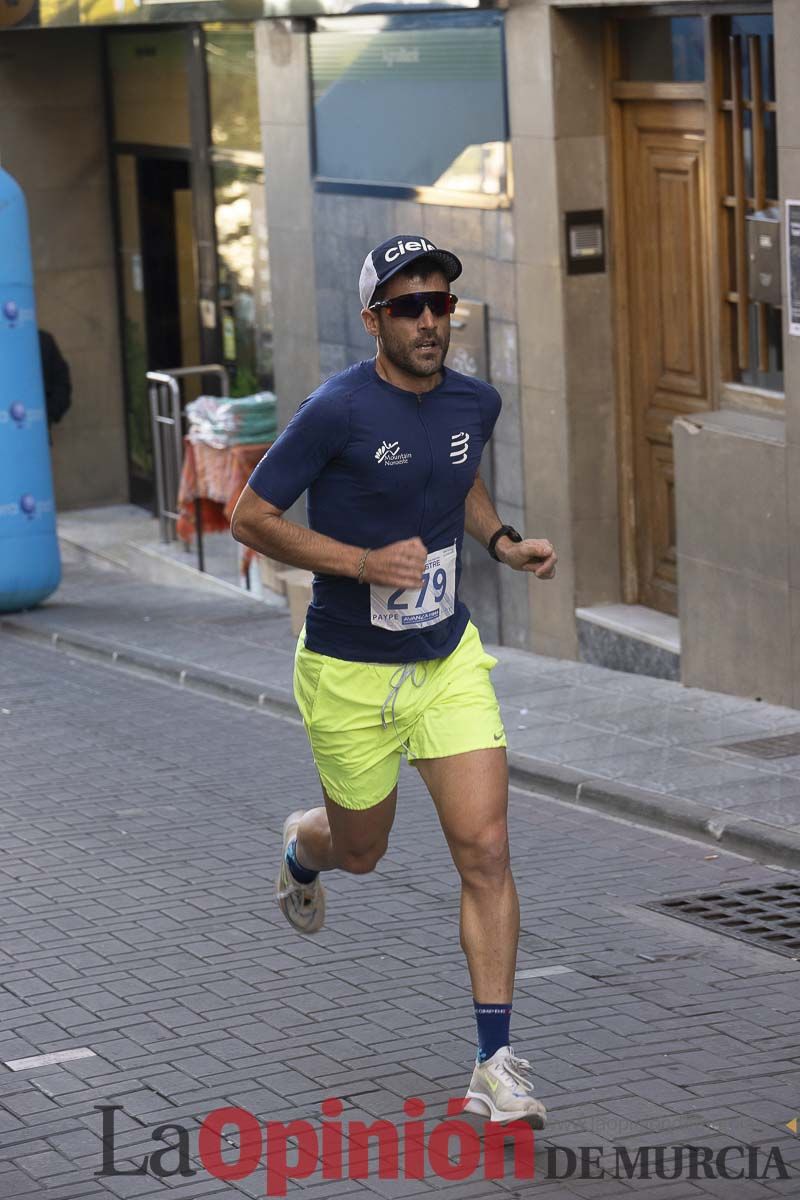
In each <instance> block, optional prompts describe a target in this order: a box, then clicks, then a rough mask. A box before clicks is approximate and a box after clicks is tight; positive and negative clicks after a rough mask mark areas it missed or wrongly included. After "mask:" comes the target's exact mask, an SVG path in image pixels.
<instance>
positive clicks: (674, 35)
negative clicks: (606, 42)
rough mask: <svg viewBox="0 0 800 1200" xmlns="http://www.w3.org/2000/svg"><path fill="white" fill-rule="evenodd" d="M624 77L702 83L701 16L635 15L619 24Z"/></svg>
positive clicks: (703, 65)
mask: <svg viewBox="0 0 800 1200" xmlns="http://www.w3.org/2000/svg"><path fill="white" fill-rule="evenodd" d="M619 47H620V59H621V62H620V65H621V68H622V70H621V75H622V78H623V79H629V80H633V81H636V82H640V83H702V81H703V80H704V79H705V58H704V51H703V22H702V20H701V18H700V17H645V18H641V17H636V18H633V19H631V20H627V19H626V20H624V21H620V23H619Z"/></svg>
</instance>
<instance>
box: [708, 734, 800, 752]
mask: <svg viewBox="0 0 800 1200" xmlns="http://www.w3.org/2000/svg"><path fill="white" fill-rule="evenodd" d="M720 749H721V750H735V751H736V753H737V754H748V755H749V756H750V757H751V758H791V757H792V756H793V755H795V754H800V732H798V733H782V734H779V735H777V736H776V737H765V738H751V739H750V741H748V742H726V743H725V744H724V745H722V746H720Z"/></svg>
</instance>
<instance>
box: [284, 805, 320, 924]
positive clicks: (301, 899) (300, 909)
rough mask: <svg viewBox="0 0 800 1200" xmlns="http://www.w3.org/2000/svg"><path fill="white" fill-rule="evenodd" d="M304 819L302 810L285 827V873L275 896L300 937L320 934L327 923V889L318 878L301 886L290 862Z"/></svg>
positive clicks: (291, 814) (294, 813)
mask: <svg viewBox="0 0 800 1200" xmlns="http://www.w3.org/2000/svg"><path fill="white" fill-rule="evenodd" d="M304 815H305V814H304V813H303V811H302V809H299V810H298V811H297V812H293V813H290V814H289V816H288V817H287V818H286V820H285V821H284V823H283V849H282V851H281V869H280V871H279V872H278V881H277V884H276V889H275V894H276V896H277V899H278V905H279V906H280V910H281V912H282V913H283V915H284V916H285V917H286V920H287V921H288V922H289V924H290V925H293V926H294V928H295V929H296V930H297V931H298V933H316V932H317V931H318V930H320V929H321V928H322V926H323V924H324V923H325V889H324V887H323V886H322V881H321V879H320V877H319V875H318V876H317V878H316V879H315V880H314V882H313V883H299V882H298V881H297V880H296V879H295V877H294V875H293V874H292V872H291V871H290V870H289V864H288V863H287V861H286V847H287V846H288V845H289V842H290V841H291V840H292V838H293V837H295V835H296V834H297V827H298V825H299V824H300V821H301V819H302V817H303V816H304Z"/></svg>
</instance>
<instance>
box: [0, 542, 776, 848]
mask: <svg viewBox="0 0 800 1200" xmlns="http://www.w3.org/2000/svg"><path fill="white" fill-rule="evenodd" d="M0 628H2V629H4V630H5V631H6V633H7V634H8V633H12V634H14V633H16V634H22V633H24V634H28V635H33V636H39V637H45V638H52V636H53V635H57V638H58V640H59V644H61V645H62V646H66V647H72V648H73V649H75V648H78V647H82V648H83V650H84V652H88V653H94V654H97V655H100V656H101V657H108V656H109V655H113V656H115V659H116V661H117V662H118V664H119V665H120V666H128V667H131V666H133V667H136V668H137V669H139V670H149V671H156V672H158V673H163V674H167V675H168V676H170V677H172V678H174V679H176V680H177V681H179V682H181V683H182V684H183V685H184V686H186V687H195V688H199V689H201V690H209V689H210V690H212V691H218V692H222V693H224V694H228V695H233V696H235V697H237V698H239V699H241V700H243V701H245V702H249V703H256V704H260V705H261V706H262V707H264V708H267V709H270V710H271V711H274V712H283V713H291V714H294V715H296V709H295V706H294V701H293V698H292V694H291V673H292V655H293V651H294V644H293V639H292V636H291V632H290V629H289V620H288V616H286V614H285V612H283V611H281V610H275V609H272V608H268V607H266V606H264V605H262V604H257V603H253V602H251V601H248V600H247V599H245V598H242V597H240V596H238V595H237V596H235V597H231V598H228V597H227V596H222V597H219V598H218V597H217V596H215V595H210V594H207V593H203V592H200V591H195V590H193V589H191V588H173V587H166V586H163V585H159V584H147V583H143V582H141V581H140V580H138V579H137V578H136V577H135V576H133V575H131V574H129V573H127V572H124V571H120V570H116V569H112V568H106V569H97V568H95V567H91V566H85V565H84V566H72V567H67V569H66V573H65V580H64V583H63V585H62V587H61V588H60V590H59V592H58V593H57V595H56V596H55V597H54V598H53V599H52V600H51V601H50V602H49V603H48V604H46V605H45V606H43V607H42V608H40V609H37V610H36V611H33V612H30V613H25V614H20V615H15V616H12V617H7V618H5V619H4V620H2V622H0ZM490 649H491V650H492V653H494V654H495V655H496V656H497V658H498V659H499V664H498V666H497V668H496V669H495V671H494V672H493V679H494V682H495V687H496V689H497V693H498V696H499V699H500V703H501V708H502V710H503V717H504V720H505V723H506V729H507V732H508V738H509V746H510V754H509V761H510V764H511V770H512V776H513V778H514V780H515V782H517V783H518V784H520V785H521V786H527V787H530V788H532V789H534V790H535V789H543V790H547V791H549V792H551V793H555V794H557V795H559V796H560V797H562V798H564V799H568V800H572V801H577V802H579V803H581V804H583V805H586V806H589V807H597V808H600V809H602V810H604V811H609V812H612V813H617V814H624V815H627V816H631V817H633V818H634V819H637V820H640V821H642V822H643V823H647V824H652V825H655V826H657V827H660V828H665V829H668V830H671V831H673V832H682V833H687V834H690V835H692V836H696V837H700V838H702V839H705V840H707V841H711V842H715V843H721V844H722V845H724V846H725V847H727V848H728V849H731V850H735V851H738V852H741V853H744V854H747V855H750V856H753V857H756V858H758V859H760V860H761V861H764V862H771V863H778V864H780V865H784V866H790V867H794V868H800V754H794V755H791V754H790V755H787V756H785V757H773V758H765V759H761V758H755V757H752V756H750V755H748V754H746V753H743V752H742V751H741V750H737V749H735V748H734V743H739V742H742V741H747V740H752V739H759V738H764V737H774V736H776V735H784V734H787V733H792V732H795V731H800V712H798V711H795V710H793V709H788V708H780V707H777V706H774V705H768V704H761V703H758V702H754V701H749V700H741V699H736V698H733V697H729V696H722V695H718V694H716V693H712V692H703V691H700V690H698V689H687V688H684V687H682V686H681V685H680V684H679V683H672V682H669V681H666V680H660V679H651V678H649V677H646V676H641V675H626V674H622V673H620V672H616V671H608V670H605V669H603V668H600V667H594V666H589V665H586V664H583V663H575V662H569V661H564V660H559V659H551V658H545V657H542V656H539V655H534V654H527V653H525V652H523V651H519V650H510V649H507V648H505V647H491V648H490Z"/></svg>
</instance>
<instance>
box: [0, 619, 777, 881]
mask: <svg viewBox="0 0 800 1200" xmlns="http://www.w3.org/2000/svg"><path fill="white" fill-rule="evenodd" d="M0 630H2V631H4V632H6V633H8V634H10V635H11V636H13V637H18V638H26V639H28V640H31V641H36V642H40V643H44V644H46V645H49V646H51V647H53V648H54V649H56V650H63V651H67V652H72V653H75V654H77V655H78V656H80V657H83V658H88V659H94V660H95V661H97V660H99V661H101V662H105V663H107V664H109V665H111V666H117V667H119V668H120V669H122V670H133V671H136V672H138V673H144V674H149V675H155V676H157V677H159V678H161V679H165V680H167V681H169V682H171V683H173V684H176V685H177V686H178V687H182V688H187V689H188V690H190V691H193V692H198V693H200V694H204V695H207V696H208V695H210V696H216V697H217V698H221V699H225V700H234V701H237V702H238V703H240V704H241V703H244V704H247V705H250V706H251V707H253V708H256V709H259V710H261V711H264V712H268V713H271V714H273V715H274V716H279V717H283V718H284V719H285V718H289V719H290V720H292V721H293V722H295V723H296V724H300V719H299V717H298V714H297V707H296V705H295V702H294V697H293V696H292V695H291V694H290V693H289V692H285V691H281V690H280V689H279V688H274V687H269V686H265V685H264V684H261V683H258V682H256V681H255V680H253V679H246V678H244V677H242V676H238V675H227V674H225V673H223V672H221V671H212V670H210V669H208V668H206V667H201V666H198V665H196V664H194V663H186V664H181V663H179V662H176V661H175V659H173V658H170V657H169V656H168V655H166V654H159V653H157V652H156V651H152V650H141V649H139V648H138V647H136V646H126V645H124V644H118V645H115V644H114V643H112V642H109V641H106V640H104V639H103V638H98V637H94V636H93V635H91V634H87V633H83V632H80V631H78V630H70V629H68V630H63V631H60V632H53V631H52V630H47V629H38V628H33V627H32V626H30V625H28V624H26V623H25V621H24V620H18V619H14V618H12V617H2V618H0ZM508 769H509V778H510V781H511V783H512V784H514V785H515V786H516V787H518V788H521V789H522V790H523V791H527V792H546V793H547V794H549V795H551V796H555V797H556V798H557V799H559V800H564V801H566V802H567V803H569V804H577V805H580V806H582V807H586V808H591V809H595V810H596V811H598V812H603V813H607V814H610V815H611V816H617V817H625V818H627V819H629V820H634V821H638V822H639V823H641V824H642V825H647V826H649V827H650V828H653V829H660V830H663V831H664V832H666V833H676V834H682V835H684V836H686V837H690V838H692V839H694V840H695V841H700V842H704V843H706V844H707V845H710V846H715V847H722V849H723V850H730V851H731V852H732V853H734V854H741V855H744V856H745V857H747V858H753V859H756V860H757V861H759V862H765V863H769V864H775V865H776V866H781V867H786V868H788V869H790V870H796V871H797V870H800V835H799V834H796V833H791V832H790V831H788V830H786V831H785V830H781V829H779V828H777V827H776V826H773V825H767V824H766V823H765V822H763V821H758V820H756V819H755V818H753V817H745V816H740V815H732V814H731V813H729V812H727V811H726V810H724V809H720V808H713V807H712V806H711V805H708V804H701V803H697V802H695V801H693V800H685V799H684V798H683V797H681V796H673V795H669V794H665V793H663V792H651V791H648V790H647V789H645V788H638V787H634V786H632V785H630V784H626V783H619V782H617V781H616V780H608V779H600V778H597V777H596V776H593V775H590V774H589V773H588V772H585V771H579V770H576V769H575V768H573V767H565V766H561V765H560V764H557V763H549V762H546V761H545V760H544V759H539V758H533V757H531V756H530V755H527V754H521V753H520V752H519V751H517V750H509V751H508Z"/></svg>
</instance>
